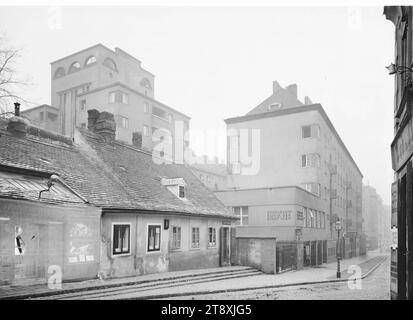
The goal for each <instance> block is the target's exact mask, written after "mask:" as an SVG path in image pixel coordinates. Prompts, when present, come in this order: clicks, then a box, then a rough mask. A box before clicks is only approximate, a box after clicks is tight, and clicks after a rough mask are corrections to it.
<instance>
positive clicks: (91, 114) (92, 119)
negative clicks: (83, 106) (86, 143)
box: [87, 109, 100, 132]
mask: <svg viewBox="0 0 413 320" xmlns="http://www.w3.org/2000/svg"><path fill="white" fill-rule="evenodd" d="M99 113H100V112H99V111H98V110H96V109H90V110H88V111H87V129H88V130H89V131H92V132H95V125H96V121H97V120H98V119H99Z"/></svg>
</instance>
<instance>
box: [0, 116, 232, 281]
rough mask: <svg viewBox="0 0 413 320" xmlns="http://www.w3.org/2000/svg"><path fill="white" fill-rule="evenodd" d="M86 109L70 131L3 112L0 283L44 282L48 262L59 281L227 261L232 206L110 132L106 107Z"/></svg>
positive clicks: (111, 120)
mask: <svg viewBox="0 0 413 320" xmlns="http://www.w3.org/2000/svg"><path fill="white" fill-rule="evenodd" d="M89 114H91V115H93V118H92V119H88V122H89V130H83V129H80V130H79V131H76V132H75V139H74V140H73V139H70V138H68V137H65V136H63V135H59V134H55V133H52V132H49V131H46V130H43V129H40V128H38V127H34V126H31V125H30V124H29V123H28V121H27V120H26V119H24V118H22V117H17V116H15V117H12V118H10V119H8V120H1V121H0V132H1V134H0V149H1V150H2V152H1V153H0V212H1V214H0V230H1V233H0V237H1V239H0V257H1V259H0V274H1V281H2V283H3V284H16V283H20V282H21V281H23V280H24V281H26V283H37V282H43V283H44V282H45V281H47V279H48V278H49V275H50V273H53V272H52V271H50V270H52V269H53V268H60V269H59V270H60V271H61V272H62V276H63V281H65V280H78V279H90V278H96V277H98V276H99V277H101V278H111V277H124V276H136V275H141V274H147V273H156V272H165V271H172V270H184V269H194V268H208V267H218V266H225V265H228V264H229V263H230V225H231V223H232V221H233V220H234V219H235V218H234V216H233V214H232V213H231V212H230V211H229V210H227V209H226V208H225V207H224V205H223V204H222V203H221V202H220V201H219V200H218V199H217V198H216V196H215V195H214V194H213V193H212V192H211V191H210V190H208V189H207V188H206V187H205V186H204V185H203V184H202V183H201V182H200V181H199V180H198V179H197V178H196V176H195V175H194V174H193V173H192V172H191V171H190V170H189V169H188V168H187V166H185V165H177V164H160V165H159V164H156V163H155V162H154V161H153V159H152V153H151V152H149V151H144V150H142V149H139V148H136V147H134V146H133V145H129V144H127V143H124V142H119V141H117V140H116V139H115V137H116V123H115V120H114V116H113V115H112V114H109V113H107V112H102V113H99V112H98V111H97V110H89ZM96 115H97V117H96ZM55 180H56V181H55ZM50 181H52V183H51V185H50V186H49V187H48V184H49V182H50ZM41 190H43V191H42V193H41V197H39V193H40V191H41ZM19 236H21V239H22V240H23V241H24V243H25V244H26V246H25V250H24V251H23V252H24V254H23V255H21V254H18V247H19V246H18V244H17V243H19V244H21V243H22V242H21V241H20V238H18V237H19ZM13 241H14V242H15V244H13ZM16 248H17V251H16V250H15V249H16ZM53 270H54V269H53ZM22 279H23V280H22Z"/></svg>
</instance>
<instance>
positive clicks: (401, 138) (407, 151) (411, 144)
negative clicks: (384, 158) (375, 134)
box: [391, 118, 413, 171]
mask: <svg viewBox="0 0 413 320" xmlns="http://www.w3.org/2000/svg"><path fill="white" fill-rule="evenodd" d="M399 130H401V131H399V132H397V134H396V137H395V138H394V140H393V142H392V144H391V157H392V168H393V170H394V171H398V170H399V169H400V168H401V167H402V166H403V165H404V164H405V163H406V161H407V160H409V158H410V157H411V155H412V154H413V122H412V118H410V119H409V120H408V122H407V124H406V125H405V126H404V128H402V129H399Z"/></svg>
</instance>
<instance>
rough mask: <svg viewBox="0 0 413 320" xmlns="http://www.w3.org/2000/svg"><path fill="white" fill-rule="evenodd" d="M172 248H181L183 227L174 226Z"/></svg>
mask: <svg viewBox="0 0 413 320" xmlns="http://www.w3.org/2000/svg"><path fill="white" fill-rule="evenodd" d="M171 248H172V249H181V227H172V244H171Z"/></svg>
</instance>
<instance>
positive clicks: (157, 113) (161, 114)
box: [152, 106, 167, 120]
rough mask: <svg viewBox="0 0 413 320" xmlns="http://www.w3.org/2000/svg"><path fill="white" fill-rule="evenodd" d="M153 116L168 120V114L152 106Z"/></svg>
mask: <svg viewBox="0 0 413 320" xmlns="http://www.w3.org/2000/svg"><path fill="white" fill-rule="evenodd" d="M152 114H153V115H154V116H157V117H159V118H162V119H165V120H167V116H166V112H165V111H164V110H162V109H160V108H158V107H155V106H152Z"/></svg>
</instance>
